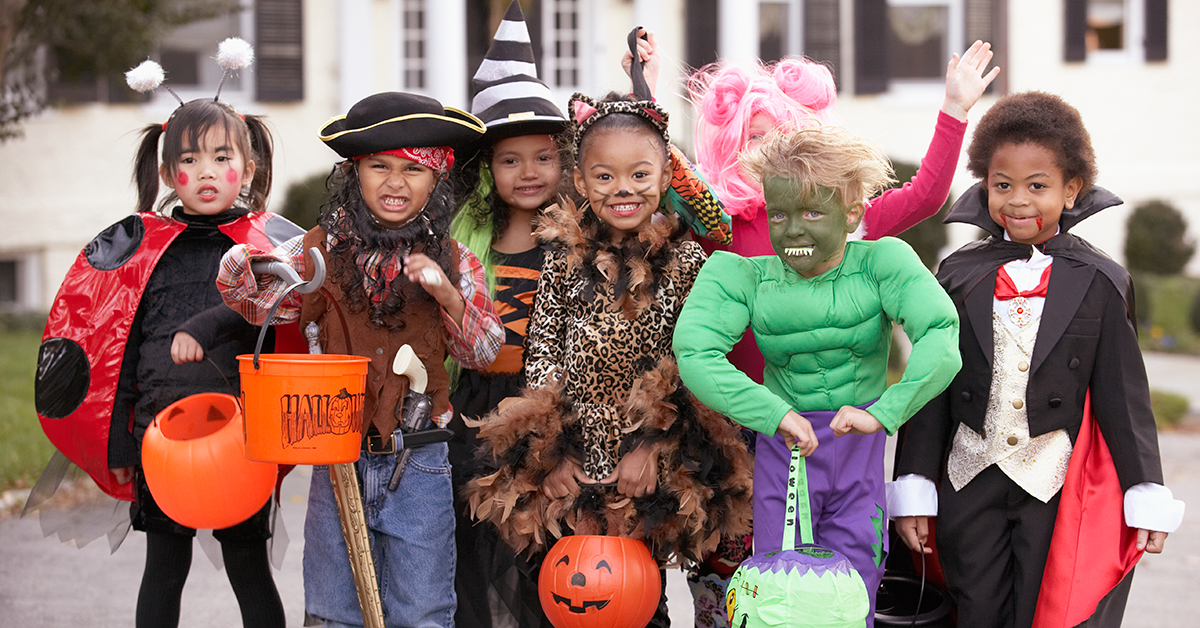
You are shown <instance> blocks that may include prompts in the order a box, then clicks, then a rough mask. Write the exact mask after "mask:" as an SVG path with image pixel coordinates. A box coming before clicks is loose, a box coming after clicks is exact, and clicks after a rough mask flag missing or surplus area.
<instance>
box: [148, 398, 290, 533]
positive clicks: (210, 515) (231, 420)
mask: <svg viewBox="0 0 1200 628" xmlns="http://www.w3.org/2000/svg"><path fill="white" fill-rule="evenodd" d="M142 472H143V473H144V474H145V476H146V484H147V485H148V486H149V487H150V493H151V494H152V495H154V501H155V502H157V503H158V506H159V507H160V508H162V511H163V512H164V513H166V514H167V515H168V516H170V517H171V518H172V519H174V520H175V521H178V522H179V523H181V524H183V525H185V526H188V527H190V528H202V529H213V530H219V529H222V528H228V527H230V526H234V525H237V524H239V523H241V522H243V521H245V520H246V519H249V518H250V517H251V516H252V515H253V514H254V513H256V512H258V511H259V509H261V508H262V507H263V505H264V504H266V503H267V500H268V499H270V497H271V491H272V490H273V489H274V488H275V476H276V473H277V472H278V466H277V465H275V464H270V463H265V462H255V461H253V460H248V459H247V458H246V453H245V446H244V443H243V441H242V413H241V410H239V408H238V401H237V398H236V397H233V396H231V395H223V394H219V393H201V394H197V395H191V396H189V397H184V398H183V399H180V400H179V401H176V402H175V403H173V404H171V405H169V406H167V407H166V408H164V409H163V411H162V412H159V413H158V416H156V417H155V418H154V421H153V422H152V423H151V424H150V427H149V428H147V429H146V435H145V437H143V439H142Z"/></svg>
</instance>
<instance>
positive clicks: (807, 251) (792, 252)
mask: <svg viewBox="0 0 1200 628" xmlns="http://www.w3.org/2000/svg"><path fill="white" fill-rule="evenodd" d="M783 252H784V254H785V255H787V256H788V257H808V256H809V255H812V254H813V247H811V246H801V247H790V248H786V249H784V250H783Z"/></svg>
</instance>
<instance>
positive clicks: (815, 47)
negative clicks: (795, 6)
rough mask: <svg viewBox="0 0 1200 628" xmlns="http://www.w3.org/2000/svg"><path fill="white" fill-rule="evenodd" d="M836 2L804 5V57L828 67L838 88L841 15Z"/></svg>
mask: <svg viewBox="0 0 1200 628" xmlns="http://www.w3.org/2000/svg"><path fill="white" fill-rule="evenodd" d="M839 6H840V3H839V2H838V0H807V2H805V3H804V56H806V57H808V58H809V59H812V60H813V61H819V62H821V63H824V64H825V65H827V66H829V69H830V70H831V71H832V72H833V80H834V81H835V82H836V83H837V84H838V85H839V86H840V85H841V78H842V77H841V75H842V48H841V41H842V39H841V32H840V31H839V27H838V25H839V24H840V23H841V13H840V10H839Z"/></svg>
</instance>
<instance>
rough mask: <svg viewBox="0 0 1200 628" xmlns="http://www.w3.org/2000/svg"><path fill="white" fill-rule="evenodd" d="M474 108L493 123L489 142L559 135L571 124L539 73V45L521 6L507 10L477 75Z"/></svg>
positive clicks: (473, 88) (473, 86)
mask: <svg viewBox="0 0 1200 628" xmlns="http://www.w3.org/2000/svg"><path fill="white" fill-rule="evenodd" d="M471 91H472V98H471V113H472V114H474V115H475V116H476V117H478V118H479V119H480V120H483V122H484V124H486V125H487V129H488V130H487V135H485V136H484V141H486V142H488V143H494V142H496V141H497V140H501V139H504V138H506V137H516V136H518V135H541V134H543V133H544V134H549V135H553V134H555V133H558V132H560V131H562V130H563V129H564V128H566V126H567V119H566V118H565V117H564V116H563V114H562V112H561V111H559V109H558V107H556V106H555V105H554V96H553V95H552V94H551V93H550V88H549V87H547V86H546V84H545V83H543V82H542V81H541V79H539V78H538V76H537V66H536V65H534V59H533V45H532V44H531V43H530V40H529V29H528V28H527V27H526V25H525V15H524V14H523V13H521V5H520V3H519V2H518V1H517V0H513V2H512V4H510V5H509V6H508V11H506V12H505V13H504V19H503V20H502V21H501V22H500V27H499V28H498V29H496V36H495V37H493V38H492V47H491V48H489V49H488V51H487V56H486V57H484V59H483V63H481V64H480V65H479V69H478V70H477V71H476V72H475V76H474V78H472V79H471Z"/></svg>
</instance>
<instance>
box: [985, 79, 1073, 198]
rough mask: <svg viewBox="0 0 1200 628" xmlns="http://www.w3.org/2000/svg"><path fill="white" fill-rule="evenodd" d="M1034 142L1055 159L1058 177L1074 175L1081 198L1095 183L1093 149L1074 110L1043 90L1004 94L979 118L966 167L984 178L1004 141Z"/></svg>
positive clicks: (1009, 142)
mask: <svg viewBox="0 0 1200 628" xmlns="http://www.w3.org/2000/svg"><path fill="white" fill-rule="evenodd" d="M1025 143H1034V144H1038V145H1040V146H1043V147H1045V148H1046V149H1047V150H1049V151H1050V152H1052V153H1054V155H1055V156H1056V157H1057V161H1058V167H1059V168H1060V169H1061V170H1062V173H1063V179H1064V180H1066V181H1070V180H1071V179H1073V178H1075V177H1079V179H1080V180H1081V181H1083V187H1081V188H1080V190H1079V196H1083V195H1084V194H1085V193H1087V191H1088V190H1090V189H1091V188H1092V184H1094V183H1095V182H1096V153H1095V152H1094V151H1093V150H1092V138H1091V136H1090V135H1088V132H1087V129H1086V128H1084V126H1083V118H1082V117H1080V115H1079V111H1078V110H1077V109H1075V107H1072V106H1071V105H1069V104H1067V102H1066V101H1064V100H1063V99H1062V98H1059V97H1058V96H1055V95H1054V94H1047V93H1045V92H1022V93H1019V94H1012V95H1009V96H1005V97H1004V98H1001V99H1000V100H999V101H997V102H996V104H995V105H993V106H992V108H991V109H988V112H987V113H985V114H984V115H983V117H982V118H981V119H980V120H979V125H978V126H976V127H975V135H974V137H972V138H971V145H970V146H969V147H968V148H967V170H969V171H970V172H971V174H973V175H975V176H976V177H978V178H980V179H983V180H986V179H987V175H988V167H989V166H990V165H991V163H992V155H994V154H995V153H996V150H997V149H999V148H1000V147H1001V146H1004V145H1005V144H1025Z"/></svg>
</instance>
